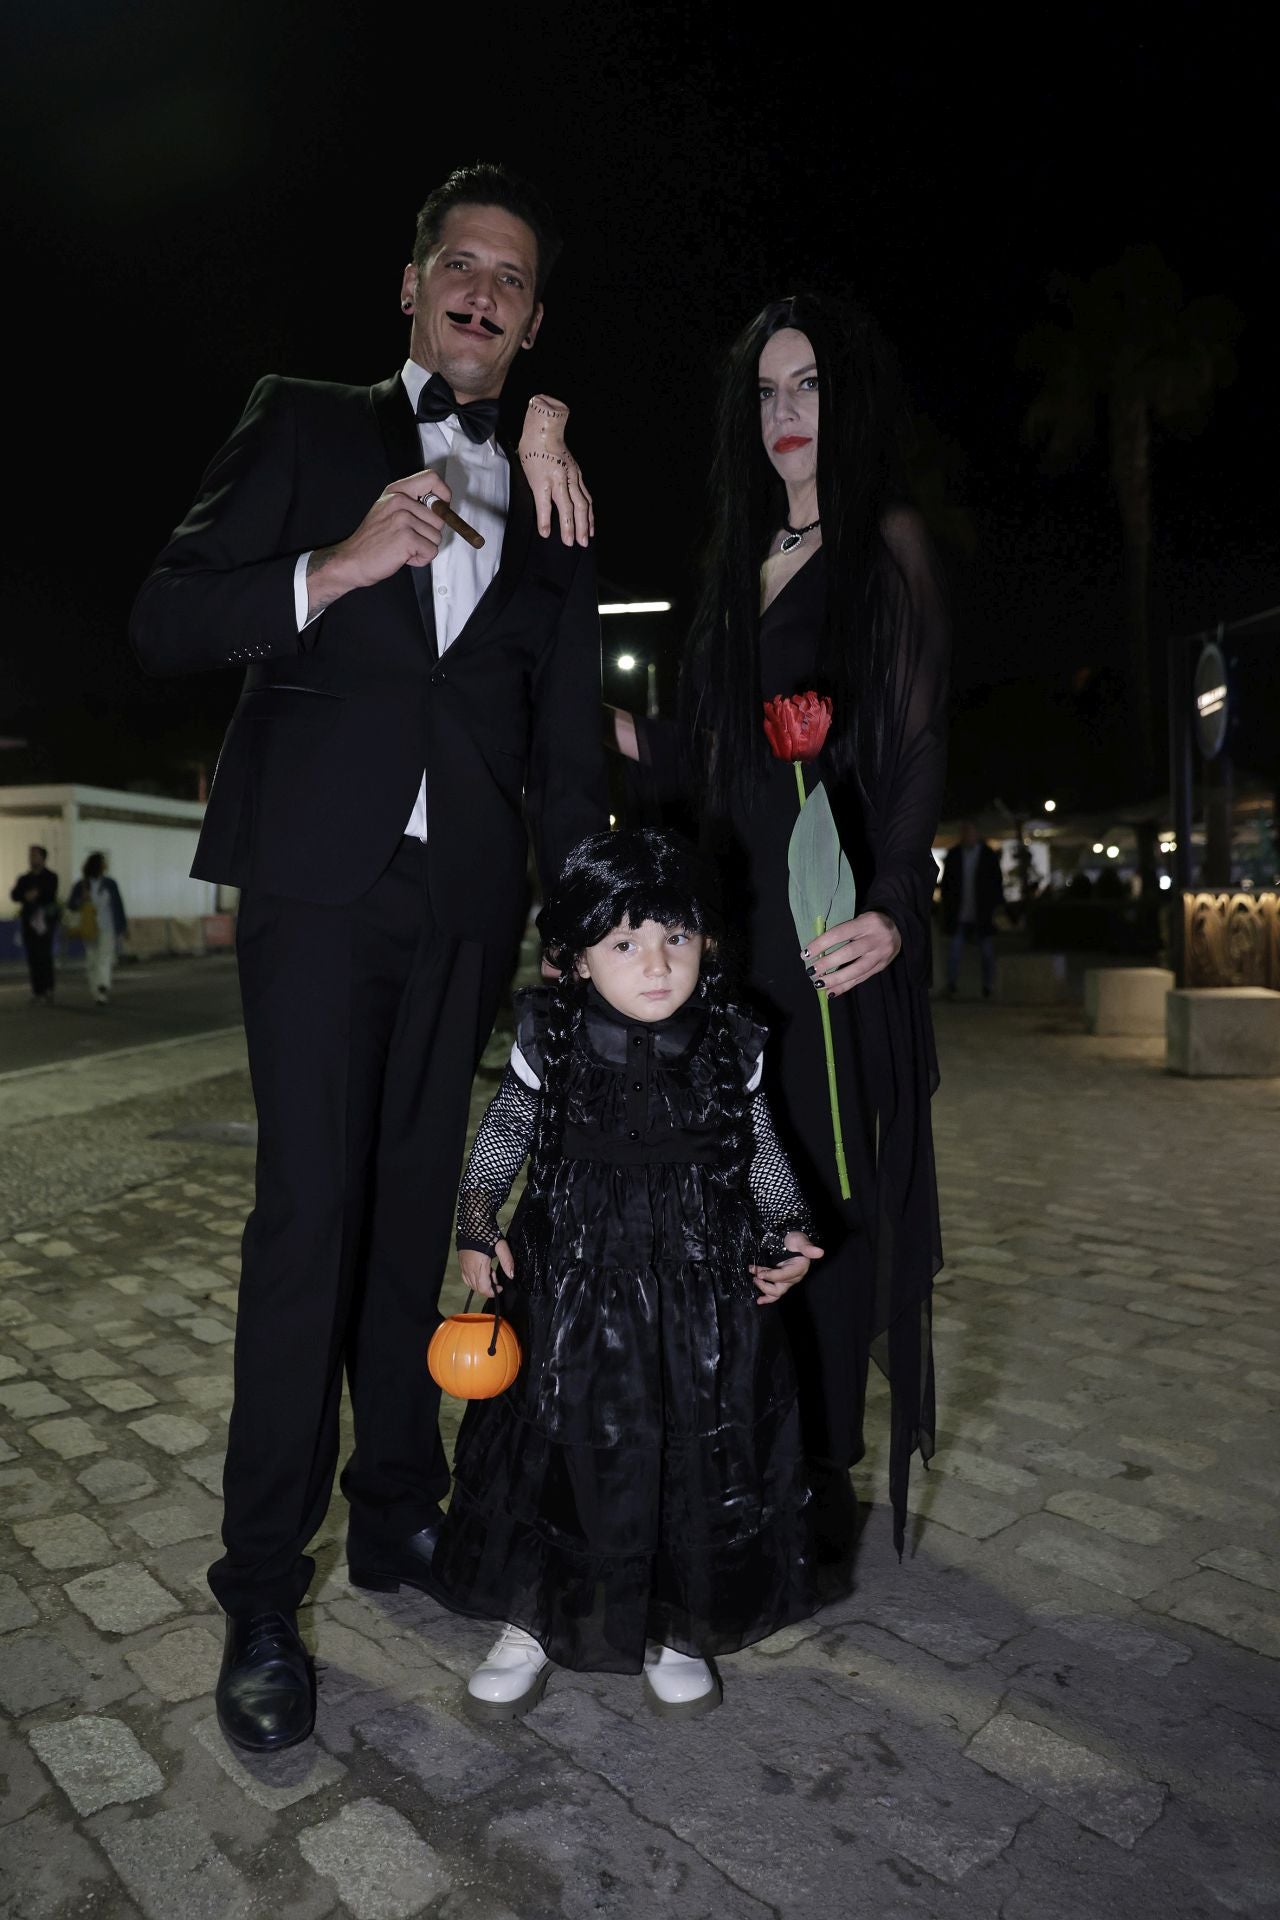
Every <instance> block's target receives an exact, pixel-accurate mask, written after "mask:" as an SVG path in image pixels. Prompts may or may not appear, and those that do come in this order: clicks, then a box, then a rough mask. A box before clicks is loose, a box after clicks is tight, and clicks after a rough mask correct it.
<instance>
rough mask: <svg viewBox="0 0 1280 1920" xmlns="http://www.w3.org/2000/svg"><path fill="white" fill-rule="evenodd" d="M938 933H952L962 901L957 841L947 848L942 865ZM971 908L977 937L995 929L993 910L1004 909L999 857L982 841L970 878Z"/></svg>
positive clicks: (961, 850)
mask: <svg viewBox="0 0 1280 1920" xmlns="http://www.w3.org/2000/svg"><path fill="white" fill-rule="evenodd" d="M941 889H942V930H943V932H944V933H954V932H955V930H956V928H957V927H958V926H959V925H960V907H961V904H962V902H963V898H964V848H963V847H962V846H961V845H960V842H959V841H958V840H957V841H956V843H955V845H954V846H953V847H948V849H947V856H946V859H945V860H944V861H943V863H942V882H941ZM973 893H974V904H975V906H976V907H977V910H978V917H977V920H976V921H975V922H974V924H975V926H976V927H977V929H978V932H979V933H982V934H986V933H990V932H991V931H992V929H993V927H994V925H995V916H996V909H997V908H998V907H1002V906H1003V905H1004V877H1003V875H1002V874H1001V871H1000V855H999V854H998V853H997V852H996V850H995V848H994V847H992V846H988V844H987V842H986V841H985V840H980V841H979V842H978V865H977V870H976V872H975V873H974V876H973Z"/></svg>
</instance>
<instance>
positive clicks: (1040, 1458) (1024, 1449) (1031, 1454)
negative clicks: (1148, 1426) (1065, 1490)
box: [1017, 1440, 1124, 1480]
mask: <svg viewBox="0 0 1280 1920" xmlns="http://www.w3.org/2000/svg"><path fill="white" fill-rule="evenodd" d="M1017 1451H1018V1452H1019V1453H1020V1454H1021V1455H1022V1458H1023V1459H1024V1460H1030V1461H1031V1462H1032V1464H1033V1465H1034V1466H1035V1467H1036V1468H1037V1469H1038V1470H1039V1471H1041V1472H1045V1471H1047V1472H1050V1473H1069V1474H1070V1475H1071V1477H1072V1479H1074V1480H1114V1479H1115V1477H1116V1475H1117V1474H1119V1473H1123V1472H1124V1467H1123V1465H1122V1463H1121V1462H1120V1461H1119V1460H1107V1459H1104V1458H1103V1457H1102V1456H1101V1455H1100V1454H1096V1453H1084V1452H1082V1451H1081V1449H1080V1448H1079V1447H1064V1446H1060V1445H1059V1444H1058V1442H1057V1441H1056V1440H1024V1441H1022V1442H1021V1443H1020V1444H1019V1445H1018V1448H1017Z"/></svg>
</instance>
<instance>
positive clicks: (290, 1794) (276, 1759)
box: [171, 1634, 347, 1813]
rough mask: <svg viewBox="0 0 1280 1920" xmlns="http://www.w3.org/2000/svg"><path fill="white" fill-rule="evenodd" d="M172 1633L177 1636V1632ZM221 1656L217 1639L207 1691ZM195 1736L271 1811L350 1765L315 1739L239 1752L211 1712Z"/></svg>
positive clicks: (331, 1782) (330, 1781)
mask: <svg viewBox="0 0 1280 1920" xmlns="http://www.w3.org/2000/svg"><path fill="white" fill-rule="evenodd" d="M171 1637H172V1638H174V1639H176V1638H177V1635H176V1634H175V1635H173V1636H171ZM218 1658H219V1653H218V1648H217V1646H216V1643H215V1647H214V1660H213V1675H212V1676H211V1678H210V1681H209V1686H208V1687H207V1688H206V1689H205V1691H206V1692H208V1691H211V1690H212V1687H213V1680H214V1679H215V1678H216V1677H217V1670H218ZM184 1697H189V1696H184ZM195 1737H196V1739H197V1740H198V1741H199V1742H200V1745H201V1746H202V1747H203V1748H204V1750H205V1752H206V1753H208V1754H210V1755H211V1756H212V1758H213V1759H214V1760H215V1761H216V1763H217V1765H218V1766H219V1767H220V1768H221V1769H222V1771H223V1773H225V1774H226V1776H227V1778H228V1780H232V1781H234V1782H235V1784H236V1786H237V1787H239V1789H240V1791H241V1793H243V1794H244V1795H245V1796H246V1798H247V1799H250V1800H252V1801H253V1803H254V1805H255V1806H258V1807H265V1808H267V1810H268V1811H269V1812H271V1813H279V1812H280V1811H281V1809H282V1808H284V1807H292V1806H295V1805H296V1804H297V1802H298V1801H299V1800H309V1799H310V1798H311V1796H312V1794H316V1793H322V1792H323V1791H324V1789H325V1788H326V1787H332V1786H335V1785H336V1784H337V1782H338V1781H339V1780H345V1779H346V1777H347V1769H346V1768H345V1767H344V1766H343V1765H342V1762H341V1761H340V1760H335V1759H334V1757H333V1755H332V1754H331V1753H326V1752H325V1750H324V1748H323V1747H320V1746H317V1744H316V1743H315V1741H314V1740H308V1741H304V1742H303V1744H302V1745H301V1746H298V1747H290V1748H289V1749H288V1750H287V1751H286V1752H284V1753H272V1754H243V1755H241V1754H236V1753H233V1752H232V1750H231V1748H230V1747H229V1746H228V1745H227V1742H226V1738H225V1736H224V1735H223V1733H222V1730H221V1728H220V1727H219V1725H218V1722H217V1720H216V1719H215V1718H213V1716H212V1715H211V1716H210V1717H209V1719H207V1720H201V1721H200V1723H199V1725H198V1726H197V1727H196V1729H195Z"/></svg>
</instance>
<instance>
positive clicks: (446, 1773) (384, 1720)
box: [354, 1702, 522, 1806]
mask: <svg viewBox="0 0 1280 1920" xmlns="http://www.w3.org/2000/svg"><path fill="white" fill-rule="evenodd" d="M354 1730H355V1732H356V1734H357V1735H358V1737H359V1738H360V1739H361V1740H362V1741H363V1742H364V1743H365V1745H366V1746H369V1747H373V1748H374V1749H375V1750H376V1751H377V1752H378V1753H380V1754H381V1755H382V1757H383V1759H384V1760H387V1761H389V1762H390V1764H391V1765H392V1766H393V1767H395V1768H396V1769H397V1770H398V1771H400V1772H403V1773H409V1774H412V1775H413V1777H414V1779H415V1780H416V1781H417V1782H418V1785H419V1788H420V1789H421V1791H422V1793H423V1794H424V1795H425V1796H426V1798H427V1800H428V1801H429V1802H431V1803H433V1804H436V1805H442V1806H452V1805H456V1804H458V1803H460V1802H462V1801H465V1800H470V1799H473V1798H474V1797H475V1796H476V1795H478V1794H485V1793H493V1792H494V1791H495V1790H497V1789H498V1787H499V1782H501V1781H505V1780H508V1779H510V1777H511V1775H512V1774H513V1773H514V1772H516V1771H517V1769H518V1768H519V1767H520V1766H521V1764H522V1760H521V1757H520V1755H519V1754H518V1753H514V1752H512V1751H511V1749H510V1748H509V1747H508V1746H505V1745H499V1744H498V1743H497V1742H496V1741H494V1740H492V1739H485V1738H484V1736H483V1734H480V1733H476V1732H473V1731H472V1729H471V1728H470V1727H469V1726H467V1724H466V1722H465V1721H463V1720H460V1719H459V1718H458V1717H457V1715H456V1714H454V1713H450V1712H447V1711H444V1710H443V1709H441V1708H439V1707H436V1706H432V1705H429V1704H427V1703H426V1702H415V1703H414V1704H412V1705H409V1706H396V1707H386V1708H384V1709H382V1710H381V1711H380V1712H378V1713H375V1714H371V1715H369V1717H368V1718H367V1719H358V1720H357V1721H356V1722H355V1727H354Z"/></svg>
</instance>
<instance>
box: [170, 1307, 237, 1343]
mask: <svg viewBox="0 0 1280 1920" xmlns="http://www.w3.org/2000/svg"><path fill="white" fill-rule="evenodd" d="M188 1304H190V1303H189V1302H188ZM179 1324H180V1325H181V1327H182V1331H183V1332H184V1333H185V1334H189V1335H190V1337H191V1338H192V1339H193V1340H202V1341H203V1342H204V1344H205V1346H207V1347H221V1346H225V1345H226V1344H227V1343H228V1342H229V1341H232V1340H234V1339H235V1337H236V1335H235V1328H234V1327H229V1326H227V1324H226V1322H225V1321H223V1320H216V1319H215V1318H214V1316H213V1315H212V1314H211V1313H202V1314H197V1315H196V1316H195V1317H194V1319H191V1320H183V1321H181V1322H180V1323H179Z"/></svg>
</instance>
